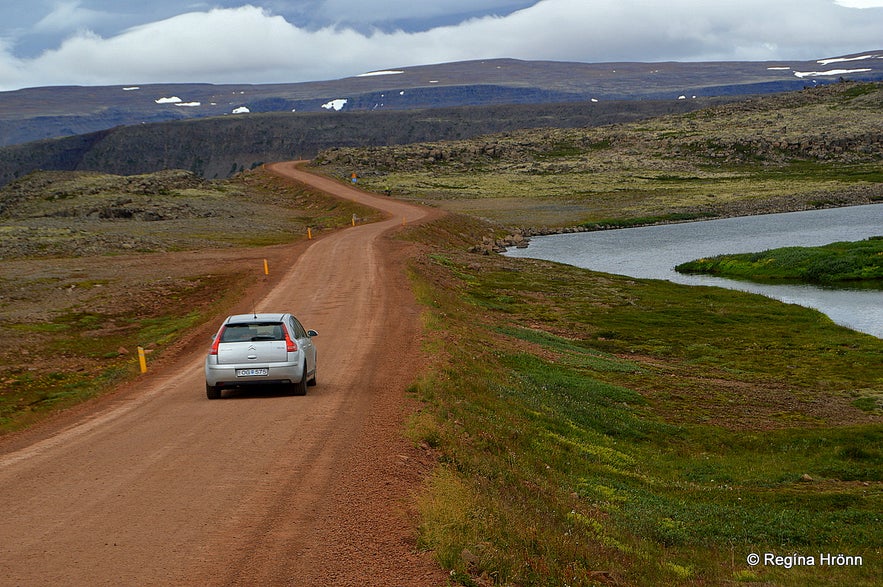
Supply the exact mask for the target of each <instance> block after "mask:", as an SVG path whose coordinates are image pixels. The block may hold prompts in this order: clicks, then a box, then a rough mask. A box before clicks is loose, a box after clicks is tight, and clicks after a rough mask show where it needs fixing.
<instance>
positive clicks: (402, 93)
mask: <svg viewBox="0 0 883 587" xmlns="http://www.w3.org/2000/svg"><path fill="white" fill-rule="evenodd" d="M841 77H847V78H848V79H850V80H853V81H880V80H883V50H874V51H867V52H863V53H856V54H852V55H844V56H840V57H833V58H826V59H818V60H811V61H797V60H780V61H721V62H655V63H654V62H610V63H579V62H561V61H523V60H517V59H483V60H472V61H461V62H452V63H441V64H432V65H420V66H411V67H399V68H390V69H388V70H381V71H374V72H367V73H365V74H361V75H358V76H352V77H346V78H341V79H337V80H326V81H313V82H301V83H292V84H223V85H215V84H207V83H194V84H148V85H135V84H133V85H130V86H119V85H117V86H55V87H39V88H25V89H21V90H15V91H10V92H0V146H6V145H14V144H21V143H27V142H32V141H35V140H41V139H47V138H58V137H62V136H71V135H78V134H85V133H89V132H95V131H99V130H105V129H108V128H113V127H116V126H123V125H132V124H142V123H153V122H169V121H176V120H188V119H193V118H207V117H215V116H228V115H235V114H247V113H265V112H288V113H290V112H299V113H308V112H329V111H335V110H338V109H340V110H344V111H350V112H353V111H376V110H413V109H423V108H442V107H456V106H481V105H497V104H525V103H532V104H539V103H558V102H583V101H587V102H592V101H598V102H603V101H620V100H648V99H650V100H677V99H687V100H689V99H693V97H711V96H734V95H739V96H741V95H749V94H766V93H775V92H782V91H789V90H795V89H801V88H803V87H806V86H812V85H819V84H825V83H831V82H835V81H838V80H839V79H840V78H841ZM329 113H330V112H329Z"/></svg>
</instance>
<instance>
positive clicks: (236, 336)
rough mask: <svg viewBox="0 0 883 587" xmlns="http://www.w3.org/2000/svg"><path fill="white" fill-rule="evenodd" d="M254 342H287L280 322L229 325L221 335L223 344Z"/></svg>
mask: <svg viewBox="0 0 883 587" xmlns="http://www.w3.org/2000/svg"><path fill="white" fill-rule="evenodd" d="M253 340H285V334H284V333H283V331H282V324H281V323H279V322H252V323H249V324H228V325H227V327H226V328H224V332H223V333H221V342H248V341H253Z"/></svg>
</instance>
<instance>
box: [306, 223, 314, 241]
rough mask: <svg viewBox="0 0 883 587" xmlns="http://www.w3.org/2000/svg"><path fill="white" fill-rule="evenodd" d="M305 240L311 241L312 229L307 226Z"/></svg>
mask: <svg viewBox="0 0 883 587" xmlns="http://www.w3.org/2000/svg"><path fill="white" fill-rule="evenodd" d="M307 240H313V229H312V228H310V227H309V226H308V227H307Z"/></svg>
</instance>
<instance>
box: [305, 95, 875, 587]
mask: <svg viewBox="0 0 883 587" xmlns="http://www.w3.org/2000/svg"><path fill="white" fill-rule="evenodd" d="M881 102H883V87H881V86H880V85H854V84H840V85H838V86H835V87H830V88H825V89H820V90H818V89H817V90H807V91H804V92H799V93H795V94H788V95H782V96H777V97H773V98H762V99H757V100H748V101H745V102H741V103H737V104H729V105H724V106H720V107H715V108H711V109H707V110H702V111H699V112H696V113H692V114H686V115H682V116H674V117H663V118H658V119H654V120H652V121H649V122H643V123H636V124H631V125H613V126H608V127H603V128H598V129H582V130H573V131H571V130H552V129H549V130H529V131H523V132H513V133H506V134H501V135H495V136H492V137H485V138H483V139H482V140H478V141H475V140H473V141H457V142H442V143H426V144H419V145H410V146H406V147H389V148H384V149H380V148H366V149H336V150H332V151H328V152H325V153H323V154H321V155H320V156H319V157H318V158H317V160H316V162H315V163H316V164H317V166H319V168H320V169H323V170H325V171H326V172H327V173H329V174H332V175H344V174H345V173H348V172H351V171H354V170H355V171H356V172H357V173H359V175H360V177H361V178H362V179H361V182H362V185H363V186H367V187H370V188H372V189H374V190H376V191H378V192H387V193H391V194H392V195H394V196H395V197H402V198H407V199H412V200H414V201H421V202H426V203H429V204H431V205H437V206H440V207H442V208H445V209H447V210H449V211H452V212H455V213H465V214H466V215H465V216H464V215H452V216H449V217H447V219H445V220H443V221H441V222H437V223H435V224H434V225H431V226H427V227H422V228H414V229H412V230H411V231H410V232H409V238H412V239H414V240H415V241H418V242H421V243H424V244H425V246H426V250H427V253H426V254H425V255H424V256H423V257H422V258H421V259H420V261H419V262H418V263H415V264H414V266H413V268H412V272H413V273H412V275H413V281H414V284H415V289H416V291H417V292H418V295H419V298H420V300H421V301H422V303H423V304H424V307H425V310H424V321H425V326H426V331H427V333H428V338H427V340H426V342H425V344H426V350H427V354H428V355H430V356H432V357H434V364H433V366H432V368H431V369H429V370H428V371H427V372H426V373H425V374H424V375H422V376H421V378H420V380H419V381H418V382H417V383H415V385H414V386H413V388H412V392H413V393H414V394H415V395H416V396H417V397H419V398H421V399H422V400H423V402H424V406H425V407H424V409H423V410H422V411H421V412H420V413H419V414H417V415H415V416H414V417H413V418H412V420H411V422H410V425H409V434H410V435H411V438H413V440H414V442H416V443H419V444H420V445H421V446H424V447H427V450H431V451H433V452H434V453H435V454H436V455H437V461H438V466H437V468H436V471H435V474H434V475H432V477H431V479H430V480H429V481H428V483H427V485H426V487H425V490H424V492H423V494H422V495H421V497H420V500H419V507H420V512H421V518H420V539H421V543H422V544H423V546H424V547H426V548H431V549H433V550H434V551H435V552H436V553H437V556H438V558H439V561H440V562H441V564H442V565H443V566H444V567H445V568H447V569H449V570H450V571H451V573H452V577H454V581H455V582H457V583H459V584H463V585H491V584H499V585H549V586H552V585H555V586H558V585H597V584H625V585H663V584H664V585H678V584H683V585H694V584H722V583H729V582H748V583H763V584H776V585H808V584H813V585H840V584H845V583H849V584H855V585H873V584H875V583H876V582H877V580H878V577H879V576H880V574H881V572H883V563H881V554H883V552H881V548H880V545H881V544H883V541H881V539H883V534H881V531H880V526H879V521H880V512H881V511H883V491H881V487H883V451H881V450H880V448H879V447H880V441H881V438H883V387H881V384H883V364H881V361H880V356H881V352H883V342H881V341H880V340H879V339H878V338H875V337H872V336H868V335H864V334H860V333H856V332H853V331H850V330H847V329H844V328H842V327H839V326H836V325H834V324H833V323H832V322H831V321H830V320H829V319H828V318H827V317H825V316H824V315H822V314H820V313H818V312H816V311H814V310H810V309H806V308H802V307H797V306H793V305H786V304H782V303H780V302H777V301H774V300H770V299H767V298H764V297H762V296H756V295H751V294H746V293H744V292H736V291H730V290H723V289H717V288H708V287H689V286H683V285H677V284H671V283H664V282H658V281H645V280H639V279H632V278H627V277H618V276H613V275H605V274H599V273H594V272H589V271H584V270H581V269H577V268H573V267H569V266H562V265H556V264H554V263H549V262H544V261H537V260H530V259H508V258H501V257H499V256H497V255H482V254H475V253H468V252H464V251H468V250H470V248H471V249H472V250H474V247H470V246H469V245H470V243H476V242H482V241H485V242H487V241H493V240H495V239H499V237H500V235H502V234H506V232H507V231H512V230H515V232H516V233H518V234H530V233H541V232H554V231H557V230H560V229H562V228H564V227H573V226H575V225H582V226H583V227H585V229H594V228H606V227H615V226H632V225H636V224H647V223H654V222H671V221H684V220H690V219H696V218H706V217H714V216H728V215H742V214H754V213H763V212H775V211H792V210H800V209H808V208H818V207H826V206H837V205H849V204H857V203H874V202H879V201H880V200H881V199H883V184H881V180H883V167H881V159H883V157H881V155H883V143H881V139H880V137H881V136H883V134H881V130H883V110H881V109H880V106H881ZM875 244H876V243H873V245H875ZM873 245H872V246H873ZM821 253H822V255H823V256H824V258H825V259H826V260H828V262H832V261H831V260H832V259H833V258H834V256H835V255H836V254H837V253H836V251H834V250H832V249H825V250H823V251H822V252H821ZM835 551H836V552H835ZM751 554H757V555H759V556H760V557H761V563H760V564H757V565H752V564H750V563H749V559H748V557H749V556H750V555H751ZM831 554H833V555H834V557H835V558H836V557H837V556H838V555H840V554H843V555H844V559H843V560H849V561H851V562H852V563H855V561H856V560H857V559H856V558H855V557H860V559H861V561H862V564H861V565H858V564H848V565H846V564H845V565H836V564H831V563H830V562H829V563H827V564H826V563H823V562H822V560H823V557H824V560H825V561H830V560H832V559H831V558H830V556H829V555H831ZM767 555H770V556H772V559H771V560H772V561H773V562H772V563H769V564H767V563H766V562H764V561H765V560H767V559H765V557H766V556H767ZM847 556H852V557H854V558H852V559H848V558H846V557H847ZM776 557H778V558H776ZM838 560H840V559H838ZM775 561H781V564H775ZM788 561H791V562H788ZM794 561H797V564H794Z"/></svg>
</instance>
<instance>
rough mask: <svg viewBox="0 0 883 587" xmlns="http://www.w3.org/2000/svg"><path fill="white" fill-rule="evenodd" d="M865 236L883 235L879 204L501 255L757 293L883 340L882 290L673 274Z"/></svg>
mask: <svg viewBox="0 0 883 587" xmlns="http://www.w3.org/2000/svg"><path fill="white" fill-rule="evenodd" d="M870 236H883V204H872V205H868V206H853V207H847V208H831V209H824V210H811V211H805V212H789V213H785V214H767V215H763V216H744V217H739V218H725V219H719V220H707V221H702V222H686V223H682V224H666V225H660V226H647V227H641V228H623V229H618V230H604V231H596V232H581V233H574V234H563V235H553V236H541V237H534V238H532V239H531V241H530V246H529V247H528V248H526V249H510V250H509V251H508V252H507V253H506V254H507V255H508V256H511V257H532V258H536V259H546V260H549V261H557V262H559V263H567V264H569V265H575V266H577V267H583V268H585V269H591V270H592V271H603V272H605V273H617V274H620V275H628V276H630V277H640V278H649V279H666V280H669V281H673V282H676V283H684V284H688V285H714V286H719V287H727V288H730V289H738V290H743V291H748V292H753V293H759V294H763V295H765V296H768V297H771V298H775V299H777V300H780V301H783V302H786V303H789V304H800V305H802V306H806V307H810V308H815V309H817V310H820V311H821V312H824V313H825V314H827V315H828V316H829V317H830V318H831V319H832V320H833V321H834V322H836V323H837V324H841V325H843V326H846V327H848V328H852V329H854V330H858V331H860V332H865V333H868V334H871V335H873V336H876V337H879V338H883V291H880V290H860V289H846V290H843V289H832V288H823V287H815V286H808V285H766V284H756V283H750V282H746V281H734V280H730V279H722V278H719V277H711V276H700V275H682V274H680V273H678V272H676V271H675V270H674V267H675V266H676V265H679V264H681V263H684V262H686V261H692V260H693V259H699V258H702V257H712V256H715V255H721V254H728V253H748V252H759V251H764V250H767V249H774V248H779V247H794V246H801V247H811V246H818V245H825V244H828V243H832V242H838V241H859V240H864V239H866V238H868V237H870Z"/></svg>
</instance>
